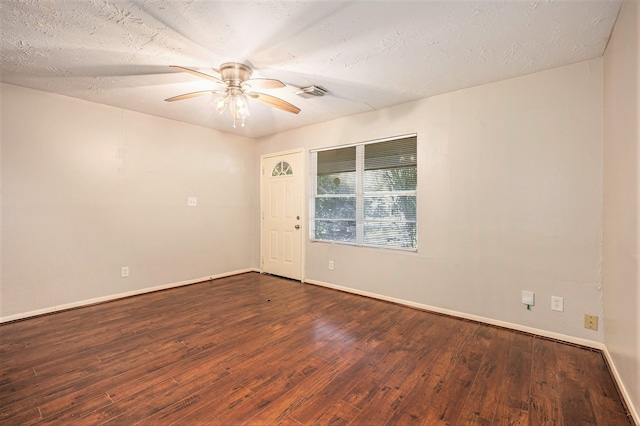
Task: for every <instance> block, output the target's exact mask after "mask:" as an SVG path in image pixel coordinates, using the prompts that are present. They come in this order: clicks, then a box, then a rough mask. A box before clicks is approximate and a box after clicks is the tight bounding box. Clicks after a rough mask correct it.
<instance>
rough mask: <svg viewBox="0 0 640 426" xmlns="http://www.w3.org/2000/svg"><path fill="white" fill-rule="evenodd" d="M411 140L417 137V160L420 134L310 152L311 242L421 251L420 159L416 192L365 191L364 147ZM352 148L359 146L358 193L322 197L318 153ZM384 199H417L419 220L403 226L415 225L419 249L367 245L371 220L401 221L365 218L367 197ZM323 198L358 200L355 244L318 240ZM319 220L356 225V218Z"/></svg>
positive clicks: (357, 165)
mask: <svg viewBox="0 0 640 426" xmlns="http://www.w3.org/2000/svg"><path fill="white" fill-rule="evenodd" d="M408 138H414V139H415V140H416V157H417V156H418V154H417V151H418V135H417V133H411V134H406V135H400V136H392V137H388V138H382V139H375V140H371V141H365V142H358V143H353V144H346V145H338V146H332V147H327V148H319V149H314V150H310V151H309V155H310V157H309V162H310V163H311V164H310V167H309V172H310V175H309V177H310V179H309V186H310V191H309V194H310V197H309V240H310V241H311V242H314V243H329V244H341V245H352V246H358V247H369V248H381V249H387V250H394V251H405V252H417V251H418V179H417V169H418V160H417V158H416V187H415V189H414V190H396V191H368V192H365V191H364V179H363V176H364V172H365V158H364V157H365V149H364V147H365V146H366V145H371V144H376V143H381V142H389V141H394V140H402V139H408ZM350 147H356V158H355V163H356V165H355V168H356V170H355V176H356V178H355V181H356V190H355V194H354V193H347V194H339V193H338V194H318V192H317V191H318V183H317V179H318V157H317V153H318V152H323V151H332V150H338V149H342V148H350ZM382 196H396V197H399V196H413V197H415V202H416V218H415V220H403V221H401V222H403V223H415V232H416V235H415V246H414V247H398V246H392V245H377V244H370V243H366V242H365V238H364V227H365V224H366V223H367V221H369V222H385V221H390V222H398V221H397V220H395V219H393V218H387V219H382V220H371V219H368V220H367V219H365V217H364V204H365V199H366V198H374V197H382ZM319 197H322V198H327V199H328V198H355V199H356V216H355V222H356V238H355V241H340V240H327V239H321V238H316V209H315V205H316V199H317V198H319ZM318 220H333V221H343V222H347V221H349V222H353V221H354V219H351V218H348V219H325V218H319V219H318Z"/></svg>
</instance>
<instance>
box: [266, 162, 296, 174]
mask: <svg viewBox="0 0 640 426" xmlns="http://www.w3.org/2000/svg"><path fill="white" fill-rule="evenodd" d="M292 174H293V169H292V168H291V166H290V165H289V163H287V162H286V161H280V162H278V163H276V165H275V166H273V170H272V171H271V176H273V177H276V176H286V175H292Z"/></svg>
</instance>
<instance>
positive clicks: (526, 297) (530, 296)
mask: <svg viewBox="0 0 640 426" xmlns="http://www.w3.org/2000/svg"><path fill="white" fill-rule="evenodd" d="M522 303H523V304H524V305H529V306H533V305H534V293H533V292H532V291H524V290H523V291H522Z"/></svg>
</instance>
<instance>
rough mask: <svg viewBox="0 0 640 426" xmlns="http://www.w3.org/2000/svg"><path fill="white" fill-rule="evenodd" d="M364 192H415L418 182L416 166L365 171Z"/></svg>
mask: <svg viewBox="0 0 640 426" xmlns="http://www.w3.org/2000/svg"><path fill="white" fill-rule="evenodd" d="M363 180H364V191H365V192H376V191H415V190H416V183H417V181H418V168H417V167H416V166H408V167H397V168H394V169H376V170H365V171H364V178H363Z"/></svg>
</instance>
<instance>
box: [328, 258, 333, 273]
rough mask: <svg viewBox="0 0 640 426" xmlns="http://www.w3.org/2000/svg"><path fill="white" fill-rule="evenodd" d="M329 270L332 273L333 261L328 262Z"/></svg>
mask: <svg viewBox="0 0 640 426" xmlns="http://www.w3.org/2000/svg"><path fill="white" fill-rule="evenodd" d="M329 270H330V271H333V260H330V261H329Z"/></svg>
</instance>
